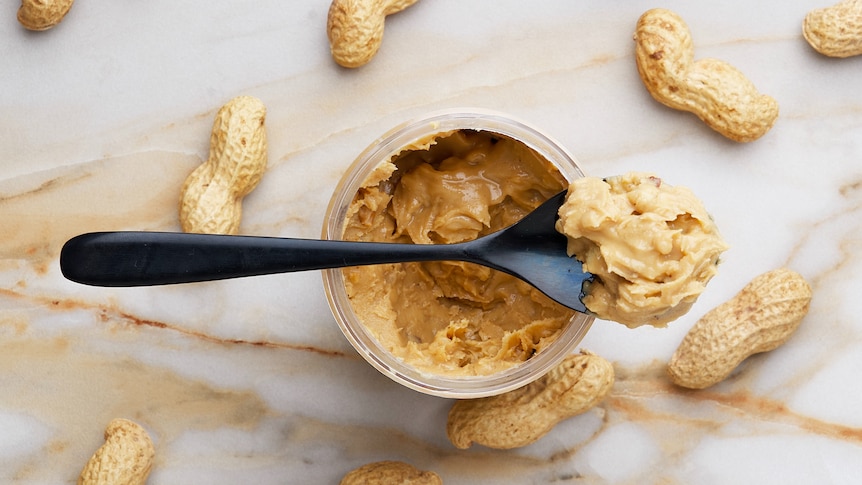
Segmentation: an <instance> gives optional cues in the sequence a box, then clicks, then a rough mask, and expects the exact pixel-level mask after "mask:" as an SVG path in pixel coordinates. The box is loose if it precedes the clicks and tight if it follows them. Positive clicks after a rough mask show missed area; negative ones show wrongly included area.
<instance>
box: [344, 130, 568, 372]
mask: <svg viewBox="0 0 862 485" xmlns="http://www.w3.org/2000/svg"><path fill="white" fill-rule="evenodd" d="M565 187H566V180H565V178H564V177H563V176H562V175H561V174H560V173H559V171H558V170H557V169H556V168H555V167H554V166H553V165H552V164H551V163H550V162H548V161H547V160H545V159H544V158H543V157H541V156H539V155H538V154H537V153H536V152H534V151H533V150H531V149H530V148H529V147H527V146H526V145H524V144H523V143H521V142H518V141H516V140H513V139H510V138H508V137H505V136H502V135H499V134H496V133H491V132H487V131H472V130H459V131H454V132H449V133H442V134H439V135H436V136H435V137H431V138H429V139H427V140H420V141H419V142H417V143H415V144H414V145H413V146H411V147H409V148H408V149H405V150H403V151H402V152H401V153H399V154H398V155H396V156H395V157H393V159H392V160H390V161H387V162H385V163H383V164H381V165H380V166H379V167H377V169H375V171H374V172H373V173H372V174H371V175H370V176H369V178H368V179H367V180H366V182H365V184H364V187H363V188H362V189H360V190H359V192H358V193H357V194H356V196H355V198H354V200H353V202H352V204H351V206H350V208H349V210H348V215H347V220H346V221H345V228H344V239H347V240H356V241H381V242H399V243H414V244H444V243H454V242H461V241H467V240H472V239H475V238H477V237H480V236H483V235H485V234H488V233H490V232H493V231H496V230H499V229H502V228H504V227H506V226H509V225H511V224H513V223H514V222H516V221H518V220H519V219H521V218H522V217H523V216H524V215H526V214H527V213H529V212H530V211H532V210H533V209H535V208H536V207H537V206H538V205H539V204H541V203H542V202H544V201H545V200H547V199H548V198H549V197H550V196H552V195H554V194H556V193H558V192H559V191H560V190H563V189H564V188H565ZM343 271H344V276H345V284H346V289H347V294H348V296H349V297H350V301H351V304H352V306H353V309H354V312H355V313H356V314H357V316H358V317H359V319H360V320H361V321H362V323H363V324H364V325H365V326H366V327H367V328H368V329H369V330H370V331H371V332H372V334H373V335H374V336H375V337H376V338H377V340H378V341H379V342H380V344H381V345H382V346H383V347H384V348H386V349H387V350H388V351H389V352H391V353H392V354H393V355H395V356H396V357H398V358H400V359H402V360H404V361H405V362H406V363H408V364H410V365H412V366H413V367H414V368H416V369H418V370H419V371H422V372H427V373H433V374H437V375H445V376H450V377H454V376H470V375H488V374H492V373H496V372H499V371H501V370H505V369H507V368H510V367H512V366H514V365H517V364H519V363H521V362H523V361H525V360H527V359H529V358H530V357H531V356H533V355H534V354H536V353H537V352H541V351H542V350H543V349H544V348H546V347H547V346H548V345H550V344H551V343H552V342H553V341H554V340H555V338H556V337H557V335H558V334H559V332H560V331H561V329H563V328H564V327H565V326H566V324H567V323H568V322H569V320H570V319H571V318H572V316H573V312H572V311H571V310H569V309H567V308H565V307H563V306H561V305H559V304H557V303H555V302H553V301H551V300H550V299H548V298H547V297H545V296H544V295H543V294H541V293H540V292H539V291H538V290H536V289H534V288H533V287H531V286H530V285H528V284H526V283H524V282H522V281H520V280H518V279H516V278H514V277H512V276H510V275H507V274H504V273H501V272H498V271H495V270H492V269H489V268H485V267H483V266H478V265H474V264H470V263H462V262H448V261H443V262H425V263H399V264H386V265H375V266H364V267H353V268H346V269H344V270H343Z"/></svg>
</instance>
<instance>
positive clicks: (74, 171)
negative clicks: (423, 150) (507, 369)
mask: <svg viewBox="0 0 862 485" xmlns="http://www.w3.org/2000/svg"><path fill="white" fill-rule="evenodd" d="M829 4H830V2H829V1H828V0H827V1H822V0H811V1H806V2H803V1H793V2H782V1H777V0H765V1H762V2H750V1H748V0H731V1H726V2H684V1H680V0H668V1H666V2H665V3H664V5H662V6H664V7H667V8H670V9H672V10H675V11H677V12H678V13H679V14H680V15H681V16H682V17H683V18H684V19H685V20H686V21H687V22H688V24H689V26H690V27H691V29H692V35H693V37H694V44H695V50H696V56H697V57H717V58H720V59H723V60H726V61H728V62H730V63H731V64H733V65H735V66H736V67H738V68H739V69H740V70H741V71H743V72H744V73H746V74H747V75H748V77H749V78H751V79H752V80H753V81H754V83H755V84H756V85H757V87H758V88H759V89H760V91H761V92H764V93H767V94H770V95H771V96H773V97H774V98H776V99H777V100H778V102H779V104H780V109H781V115H780V117H779V119H778V122H777V123H776V125H775V126H774V128H773V129H772V130H771V131H770V132H769V133H768V134H767V135H766V136H764V137H763V138H761V139H759V140H757V141H755V142H753V143H749V144H737V143H734V142H731V141H728V140H726V139H724V138H722V137H721V136H720V135H718V134H717V133H715V132H713V131H712V130H710V129H708V128H707V127H705V126H704V125H703V124H702V123H701V122H700V121H698V120H697V119H696V118H695V117H694V116H692V115H690V114H687V113H681V112H677V111H672V110H670V109H668V108H665V107H664V106H662V105H659V104H658V103H657V102H655V101H653V100H652V98H650V96H649V95H648V94H647V92H646V90H645V89H644V87H643V85H642V84H641V82H640V80H639V78H638V75H637V72H636V69H635V64H634V56H633V42H632V33H633V30H634V25H635V22H636V20H637V18H638V17H639V16H640V14H641V13H643V12H644V11H645V10H647V9H649V8H651V7H654V6H656V5H654V4H650V3H648V2H641V1H631V2H598V1H590V2H570V1H562V0H561V1H535V2H524V1H521V0H518V1H511V0H498V1H495V2H478V1H474V2H464V1H458V0H433V1H432V0H425V1H422V2H419V3H417V4H416V5H415V6H413V7H411V8H410V9H408V10H406V11H404V12H402V13H400V14H397V15H395V16H393V17H390V19H389V20H388V22H387V26H386V34H385V37H384V42H383V47H382V49H381V51H380V52H379V54H378V55H377V57H376V58H375V59H374V60H372V62H371V63H370V64H368V65H366V66H364V67H363V68H361V69H357V70H347V69H343V68H340V67H338V66H337V65H335V63H334V62H333V61H332V59H331V58H330V57H329V52H328V44H327V39H326V34H325V27H324V26H325V19H326V12H327V9H328V5H329V2H327V1H325V0H316V1H311V0H303V1H291V2H282V1H275V0H265V1H260V2H245V3H243V2H225V1H200V0H196V1H188V2H169V1H165V0H151V1H147V2H88V1H81V2H76V4H75V5H74V6H73V8H72V10H71V11H70V13H69V14H68V16H67V17H66V19H65V20H64V21H63V22H62V23H61V24H60V25H59V26H57V27H56V28H54V29H52V30H49V31H46V32H41V33H33V32H28V31H26V30H24V29H23V28H21V26H20V25H18V23H17V21H16V19H15V11H16V9H17V5H13V4H12V2H6V5H5V7H4V10H5V12H3V13H2V14H0V59H2V61H0V65H2V67H0V169H2V170H0V221H2V224H3V230H2V233H3V237H2V238H0V389H2V391H0V482H4V483H9V482H16V483H46V484H47V483H52V484H54V483H73V482H74V481H75V479H76V477H77V474H78V472H79V471H80V469H81V467H82V466H83V464H84V463H85V462H86V460H87V459H88V458H89V456H90V455H91V454H92V453H93V451H95V449H96V448H97V447H98V446H99V445H100V444H101V442H102V432H103V430H104V427H105V425H106V424H107V422H108V421H110V419H111V418H114V417H127V418H130V419H133V420H135V421H137V422H139V423H141V424H142V425H143V426H144V427H145V428H146V429H147V430H148V431H149V433H150V434H151V436H152V437H153V441H154V442H155V446H156V450H157V455H156V463H155V466H154V469H153V472H152V475H151V476H150V480H149V483H151V484H173V483H212V484H229V483H230V484H232V483H337V482H338V480H340V478H341V477H342V476H343V475H344V473H346V472H347V471H348V470H350V469H352V468H354V467H356V466H359V465H362V464H364V463H367V462H370V461H376V460H383V459H396V460H403V461H407V462H410V463H412V464H414V465H415V466H417V467H419V468H424V469H429V470H433V471H435V472H437V473H438V474H439V475H440V476H441V477H442V478H443V480H444V483H447V484H486V483H487V484H492V483H519V484H523V483H549V482H568V483H662V484H671V483H699V484H710V483H856V482H857V481H858V480H859V477H860V476H862V413H860V412H859V410H860V409H862V384H860V382H859V375H860V374H862V321H860V317H859V316H858V315H857V313H856V310H855V309H854V308H855V307H854V305H855V304H854V303H853V300H854V299H855V300H856V301H857V302H858V298H859V296H858V295H860V294H862V276H860V275H862V93H861V92H860V88H859V86H860V79H862V58H849V59H842V60H838V59H829V58H825V57H823V56H821V55H819V54H817V53H815V52H814V51H813V50H812V49H811V48H810V47H809V46H808V45H807V44H806V43H805V41H804V40H803V38H802V36H801V22H802V18H803V17H804V15H805V13H806V12H807V11H808V10H810V9H813V8H816V7H821V6H826V5H829ZM240 94H250V95H254V96H257V97H259V98H261V99H262V100H263V101H264V103H265V104H266V105H267V109H268V115H267V131H268V137H269V150H270V152H269V156H270V164H269V169H268V172H267V174H266V175H265V176H264V179H263V181H262V182H261V184H260V185H259V186H258V188H257V190H255V191H254V192H253V193H252V194H251V195H250V196H249V197H248V198H247V199H246V202H245V205H244V209H245V213H244V219H243V223H242V227H241V231H242V232H243V233H246V234H258V235H270V236H298V237H317V236H318V235H319V233H320V228H321V226H322V224H323V220H322V219H323V212H324V210H325V207H326V204H327V203H328V201H329V198H330V196H331V193H332V190H333V188H334V186H335V184H336V183H337V181H338V179H339V178H340V176H341V174H342V172H343V170H344V169H345V168H346V167H347V166H348V165H349V164H350V163H351V162H352V160H353V159H354V157H355V156H356V155H358V153H359V152H360V151H361V150H362V149H364V148H365V147H366V146H367V145H368V144H369V143H371V142H372V141H373V140H374V139H375V138H377V137H378V136H379V135H381V134H382V133H384V132H385V131H387V130H388V129H389V128H390V127H392V126H394V125H396V124H398V123H400V122H402V121H405V120H407V119H411V118H414V117H416V116H419V115H422V114H424V113H426V112H429V111H433V110H437V109H441V108H451V107H460V106H477V107H482V108H489V109H495V110H499V111H503V112H508V113H511V114H512V115H515V116H517V117H520V118H522V119H525V120H527V121H529V122H531V123H532V124H534V125H536V126H538V127H540V128H543V129H545V130H546V131H547V132H548V133H549V134H551V135H552V136H554V137H555V138H557V139H558V140H559V141H561V142H562V143H563V145H565V146H566V147H567V148H568V149H569V150H570V151H571V152H572V153H574V154H575V156H576V157H577V158H578V159H579V161H580V163H581V165H582V168H583V169H584V170H585V171H586V172H587V173H588V174H589V175H599V176H607V175H615V174H619V173H622V172H625V171H628V170H640V171H650V172H655V173H656V174H658V175H660V176H661V177H663V178H664V179H665V180H667V181H668V182H669V183H672V184H678V185H686V186H688V187H690V188H692V189H693V190H694V191H695V193H696V194H698V195H699V196H700V197H701V199H703V201H704V203H705V204H706V206H707V207H708V208H709V209H710V211H711V212H712V214H713V216H714V217H715V219H716V221H717V223H718V225H719V227H720V228H721V230H722V233H723V235H724V236H725V238H726V239H727V241H728V242H729V244H730V245H731V246H732V248H731V249H730V250H729V251H728V252H727V253H725V256H724V262H723V264H722V265H721V269H720V273H719V275H718V276H717V277H716V278H715V279H714V280H713V282H712V283H711V284H710V286H709V288H708V289H707V291H706V293H704V295H703V296H702V297H701V299H700V300H699V301H698V303H697V304H696V305H695V307H694V308H693V309H692V311H691V312H690V313H689V314H688V315H687V316H685V317H683V318H681V319H680V320H678V321H676V322H673V323H672V324H671V325H670V326H669V327H668V328H666V329H653V328H642V329H638V330H629V329H627V328H625V327H623V326H622V325H619V324H616V323H613V322H606V321H597V322H596V323H595V324H594V325H593V327H592V329H591V331H590V332H589V334H588V335H587V337H586V338H585V339H584V341H583V342H582V346H583V347H584V348H587V349H590V350H592V351H594V352H596V353H598V354H600V355H602V356H604V357H606V358H608V359H609V360H612V361H613V362H614V365H615V368H616V372H617V382H616V384H615V387H614V390H613V391H612V393H611V395H610V397H609V398H608V399H606V400H605V401H604V402H603V403H602V404H601V405H600V406H599V407H598V408H595V409H594V410H592V411H590V412H588V413H586V414H583V415H581V416H578V417H575V418H573V419H570V420H568V421H565V422H564V423H562V424H560V425H559V426H558V427H557V428H555V429H554V430H553V431H552V432H551V433H550V434H549V435H547V436H546V437H544V438H543V439H541V440H540V441H538V442H537V443H535V444H533V445H531V446H528V447H525V448H522V449H519V450H513V451H494V450H489V449H486V448H482V447H474V448H473V449H471V450H468V451H462V450H458V449H455V448H454V447H453V446H452V445H451V444H450V443H449V442H448V440H447V438H446V435H445V421H446V413H447V411H448V409H449V406H450V402H449V401H447V400H445V399H440V398H434V397H430V396H426V395H423V394H420V393H417V392H415V391H411V390H409V389H406V388H403V387H401V386H399V385H398V384H396V383H394V382H392V381H390V380H389V379H388V378H386V377H384V376H382V375H381V374H379V373H378V372H377V371H376V370H374V369H373V368H372V367H371V366H370V365H368V364H367V363H366V362H365V361H363V360H362V359H361V358H360V357H359V356H358V355H357V354H356V353H355V352H354V351H353V349H352V348H351V347H350V346H349V344H348V343H347V340H346V339H345V338H344V337H343V335H342V334H341V333H340V331H339V329H338V327H337V325H336V323H335V321H334V319H333V317H332V316H331V314H330V311H329V308H328V306H327V303H326V300H325V298H324V294H323V290H322V283H321V278H320V275H319V274H317V273H304V274H291V275H277V276H267V277H257V278H248V279H241V280H232V281H222V282H213V283H203V284H194V285H179V286H171V287H159V288H136V289H135V288H127V289H106V288H94V287H86V286H82V285H78V284H75V283H71V282H69V281H67V280H65V279H64V278H63V277H62V276H61V275H60V272H59V268H58V254H59V249H60V247H61V246H62V244H63V243H64V242H65V241H66V240H67V239H68V238H70V237H72V236H74V235H76V234H79V233H82V232H88V231H95V230H124V229H135V230H178V228H179V224H178V221H177V213H176V204H177V200H178V191H179V188H180V185H181V184H182V182H183V180H184V179H185V177H186V176H187V175H188V173H189V172H190V171H191V170H192V169H193V168H194V167H195V166H197V165H198V164H199V163H201V161H202V160H203V159H204V158H205V157H206V155H207V148H208V138H209V130H210V128H211V124H212V118H213V115H214V113H215V111H216V109H217V108H218V107H219V106H221V105H222V104H223V103H225V102H226V101H227V100H229V99H230V98H232V97H234V96H236V95H240ZM781 266H787V267H790V268H792V269H794V270H796V271H798V272H800V273H802V274H803V275H804V276H805V277H806V279H808V280H809V281H810V282H811V284H812V286H813V288H814V299H813V300H812V306H811V311H810V313H809V314H808V316H807V317H806V318H805V320H804V322H803V323H802V325H801V327H800V328H799V330H798V331H797V333H796V334H795V335H794V336H793V337H792V339H791V340H790V341H789V342H788V343H787V344H786V345H785V346H783V347H781V348H779V349H778V350H776V351H774V352H771V353H769V354H761V355H759V356H755V357H753V358H751V359H749V360H748V361H746V362H745V363H744V364H743V365H742V366H741V367H740V368H739V369H738V371H737V372H736V373H734V375H733V376H732V377H731V378H730V379H729V380H727V381H725V382H724V383H722V384H720V385H717V386H715V387H714V388H711V389H708V390H705V391H700V392H687V391H683V390H680V389H678V388H675V387H673V386H672V385H670V384H669V383H668V382H667V379H666V378H665V377H664V374H663V372H664V371H663V366H664V363H665V362H666V361H667V359H668V358H669V357H670V355H671V354H672V353H673V350H674V349H675V347H676V345H677V344H678V343H679V341H680V340H681V339H682V336H683V335H684V334H685V332H686V331H687V330H688V328H690V327H691V325H692V324H693V323H694V322H695V321H696V320H697V318H698V317H699V316H700V315H702V314H703V313H705V312H706V311H707V310H709V309H710V308H712V307H713V306H715V305H717V304H718V303H720V302H722V301H724V300H725V299H727V298H729V297H731V296H732V295H733V294H735V293H736V292H737V291H738V290H739V289H740V288H741V287H742V286H743V285H744V284H745V283H746V282H748V281H749V280H750V279H751V278H753V277H754V276H756V275H757V274H759V273H762V272H765V271H768V270H771V269H774V268H777V267H781ZM852 295H857V296H855V297H854V296H852Z"/></svg>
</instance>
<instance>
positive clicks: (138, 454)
mask: <svg viewBox="0 0 862 485" xmlns="http://www.w3.org/2000/svg"><path fill="white" fill-rule="evenodd" d="M155 454H156V450H155V448H153V442H152V441H151V440H150V436H149V435H148V434H147V432H146V431H145V430H144V428H142V427H141V426H140V425H138V424H136V423H134V422H132V421H129V420H127V419H119V418H118V419H114V420H112V421H111V422H110V423H108V427H107V428H106V429H105V443H104V444H103V445H102V446H101V447H100V448H99V449H98V450H96V453H95V454H94V455H93V456H92V458H90V461H88V462H87V464H86V465H85V466H84V469H83V470H82V471H81V476H80V477H78V485H143V484H144V483H146V482H147V476H149V474H150V469H151V468H152V467H153V457H154V456H155Z"/></svg>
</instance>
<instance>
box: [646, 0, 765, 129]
mask: <svg viewBox="0 0 862 485" xmlns="http://www.w3.org/2000/svg"><path fill="white" fill-rule="evenodd" d="M634 40H635V43H636V48H635V59H636V61H637V69H638V73H639V74H640V77H641V80H642V81H643V83H644V86H646V88H647V91H649V93H650V95H652V97H653V98H655V99H656V100H657V101H658V102H660V103H662V104H664V105H665V106H668V107H670V108H673V109H678V110H682V111H688V112H690V113H693V114H695V115H696V116H697V117H698V118H700V119H701V120H702V121H703V122H704V123H706V124H707V126H709V127H710V128H712V129H713V130H715V131H717V132H719V133H721V134H722V135H724V136H725V137H727V138H730V139H731V140H734V141H737V142H750V141H753V140H756V139H758V138H760V137H761V136H763V135H764V134H765V133H766V132H767V131H769V129H770V128H772V125H773V124H774V123H775V120H776V118H777V117H778V103H777V102H776V101H775V100H774V99H773V98H771V97H769V96H766V95H763V94H760V93H758V91H757V89H756V88H755V87H754V84H752V82H751V81H750V80H748V78H746V77H745V75H743V74H742V73H741V72H740V71H738V70H737V69H736V68H734V67H733V66H731V65H730V64H728V63H726V62H724V61H720V60H717V59H708V58H707V59H700V60H698V61H696V62H695V61H694V48H693V46H692V40H691V33H690V32H689V29H688V26H687V25H686V24H685V22H684V21H683V20H682V18H680V16H679V15H677V14H676V13H674V12H671V11H670V10H665V9H652V10H648V11H647V12H645V13H644V14H643V15H642V16H641V17H640V19H639V20H638V22H637V28H636V30H635V35H634Z"/></svg>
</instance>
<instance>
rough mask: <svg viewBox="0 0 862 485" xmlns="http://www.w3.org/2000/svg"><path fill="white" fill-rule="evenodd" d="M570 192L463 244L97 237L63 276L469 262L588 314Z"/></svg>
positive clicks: (79, 250)
mask: <svg viewBox="0 0 862 485" xmlns="http://www.w3.org/2000/svg"><path fill="white" fill-rule="evenodd" d="M565 196H566V192H565V191H563V192H560V193H559V194H557V195H555V196H553V197H551V198H550V199H548V200H547V201H546V202H545V203H543V204H542V205H540V206H539V207H537V208H536V210H534V211H533V212H531V213H530V214H528V215H527V216H526V217H524V218H523V219H521V220H520V221H519V222H517V223H516V224H514V225H512V226H509V227H507V228H505V229H502V230H500V231H497V232H494V233H492V234H489V235H487V236H484V237H481V238H479V239H476V240H473V241H469V242H464V243H457V244H393V243H369V242H351V241H330V240H315V239H291V238H277V237H260V236H225V235H214V234H188V233H175V232H135V231H129V232H94V233H89V234H82V235H80V236H76V237H74V238H72V239H70V240H69V241H67V242H66V244H65V245H64V246H63V250H62V252H61V253H60V269H61V270H62V272H63V275H64V276H65V277H66V278H68V279H70V280H72V281H75V282H78V283H83V284H87V285H94V286H152V285H166V284H174V283H192V282H199V281H210V280H220V279H227V278H238V277H243V276H255V275H264V274H274V273H288V272H293V271H306V270H316V269H326V268H339V267H344V266H359V265H366V264H380V263H396V262H407V261H467V262H471V263H478V264H481V265H483V266H487V267H490V268H493V269H497V270H500V271H504V272H506V273H509V274H511V275H513V276H515V277H517V278H520V279H522V280H524V281H526V282H527V283H530V284H531V285H533V286H534V287H536V288H538V289H539V290H540V291H542V292H543V293H545V294H546V295H548V296H549V297H550V298H552V299H553V300H555V301H557V302H559V303H561V304H563V305H565V306H567V307H569V308H571V309H573V310H576V311H579V312H581V313H587V309H586V307H585V306H584V304H583V303H582V302H581V297H582V296H583V295H584V292H585V291H586V286H585V284H587V283H589V282H590V281H592V275H591V274H590V273H585V272H584V271H583V269H582V268H581V263H580V262H579V261H578V260H576V259H574V258H571V257H569V256H568V255H567V254H566V237H565V236H563V235H562V234H560V233H559V232H557V231H556V229H554V223H555V222H556V220H557V211H558V210H559V208H560V206H561V205H562V203H563V201H564V200H565Z"/></svg>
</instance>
